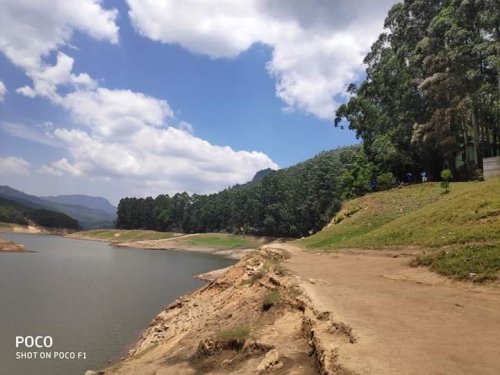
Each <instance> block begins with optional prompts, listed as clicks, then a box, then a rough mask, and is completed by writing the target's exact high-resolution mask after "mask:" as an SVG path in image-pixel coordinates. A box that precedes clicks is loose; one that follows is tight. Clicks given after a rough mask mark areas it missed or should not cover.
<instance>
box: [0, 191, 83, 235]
mask: <svg viewBox="0 0 500 375" xmlns="http://www.w3.org/2000/svg"><path fill="white" fill-rule="evenodd" d="M0 222H5V223H15V224H21V225H26V224H29V223H30V222H33V223H35V224H37V225H39V226H42V227H47V228H66V229H78V228H79V224H78V221H77V220H75V219H73V218H72V217H70V216H68V215H66V214H63V213H60V212H56V211H51V210H46V209H43V208H40V209H38V208H31V207H27V206H25V205H23V204H21V203H18V202H13V201H10V200H8V199H4V198H0Z"/></svg>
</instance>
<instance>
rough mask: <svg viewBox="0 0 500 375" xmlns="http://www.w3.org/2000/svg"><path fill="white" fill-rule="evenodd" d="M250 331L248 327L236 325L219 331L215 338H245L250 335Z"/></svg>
mask: <svg viewBox="0 0 500 375" xmlns="http://www.w3.org/2000/svg"><path fill="white" fill-rule="evenodd" d="M250 333H251V330H250V328H249V327H246V326H238V327H233V328H230V329H225V330H223V331H220V332H219V333H218V334H217V338H218V339H221V340H247V339H249V338H250V336H251V335H250Z"/></svg>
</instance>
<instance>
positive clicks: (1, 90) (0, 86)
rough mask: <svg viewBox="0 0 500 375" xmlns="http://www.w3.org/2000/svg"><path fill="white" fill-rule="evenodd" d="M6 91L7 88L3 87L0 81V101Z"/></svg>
mask: <svg viewBox="0 0 500 375" xmlns="http://www.w3.org/2000/svg"><path fill="white" fill-rule="evenodd" d="M6 93H7V88H6V87H5V85H4V83H3V82H2V81H0V102H3V99H4V98H5V94H6Z"/></svg>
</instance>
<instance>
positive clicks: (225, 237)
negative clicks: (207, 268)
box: [188, 234, 258, 249]
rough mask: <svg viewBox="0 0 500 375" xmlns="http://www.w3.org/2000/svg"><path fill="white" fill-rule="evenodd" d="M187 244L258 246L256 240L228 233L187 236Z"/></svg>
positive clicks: (222, 246)
mask: <svg viewBox="0 0 500 375" xmlns="http://www.w3.org/2000/svg"><path fill="white" fill-rule="evenodd" d="M188 242H189V244H191V245H196V246H208V247H217V248H228V249H242V248H254V247H258V243H257V241H255V240H253V239H251V238H247V237H242V236H233V235H230V234H207V235H203V234H200V235H196V236H193V237H189V241H188Z"/></svg>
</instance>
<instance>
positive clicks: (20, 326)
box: [0, 233, 234, 375]
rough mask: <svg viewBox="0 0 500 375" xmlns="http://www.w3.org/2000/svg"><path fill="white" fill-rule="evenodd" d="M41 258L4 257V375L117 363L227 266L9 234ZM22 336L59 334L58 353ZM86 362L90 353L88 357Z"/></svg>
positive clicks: (0, 261)
mask: <svg viewBox="0 0 500 375" xmlns="http://www.w3.org/2000/svg"><path fill="white" fill-rule="evenodd" d="M1 237H2V238H4V239H7V240H11V241H15V242H17V243H20V244H23V245H26V246H27V248H28V249H30V250H34V251H36V252H35V253H16V254H10V253H0V374H9V375H31V374H36V375H45V374H47V375H48V374H50V375H71V374H80V375H81V374H83V373H84V372H85V370H87V369H100V368H103V367H105V366H106V365H107V363H108V360H112V361H116V360H117V359H119V358H120V357H121V356H123V355H125V354H126V352H127V350H128V348H129V347H130V346H131V345H132V344H133V343H134V342H135V341H136V340H137V339H138V338H139V336H140V334H141V332H142V331H143V330H144V329H145V328H146V327H147V325H148V323H149V322H150V321H151V320H152V319H153V318H154V317H155V316H156V314H158V313H159V312H160V311H161V310H162V309H163V308H164V307H165V306H166V305H167V304H168V303H170V302H171V301H173V300H174V299H175V298H177V297H179V296H180V295H182V294H185V293H186V292H188V291H190V290H193V289H195V288H198V287H200V286H201V285H202V284H203V283H202V282H201V281H198V280H196V279H194V278H193V275H196V274H199V273H202V272H206V271H209V270H212V269H216V268H222V267H227V266H229V265H231V264H233V263H234V261H232V260H229V259H225V258H222V257H218V256H212V255H205V254H198V253H189V252H176V251H154V250H138V249H127V248H114V247H112V246H108V245H107V244H106V243H103V242H94V241H84V240H73V239H67V238H63V237H58V236H49V235H33V234H13V233H2V234H1ZM16 336H51V337H52V338H53V347H52V348H50V349H35V348H33V349H25V348H17V349H16V345H15V340H16ZM20 351H23V352H26V351H36V352H39V354H38V355H41V354H40V352H50V353H52V355H53V352H54V351H58V352H75V355H78V352H80V353H85V356H86V359H73V360H72V359H67V360H65V359H51V360H48V359H45V360H40V359H37V360H34V359H32V360H30V359H16V353H17V352H20ZM81 356H83V354H81Z"/></svg>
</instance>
